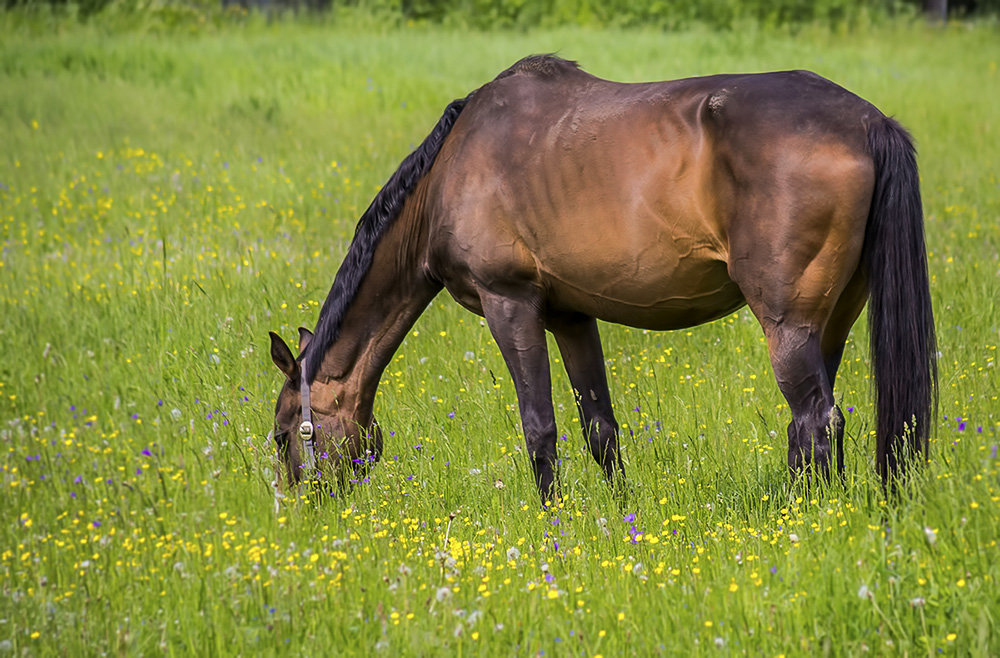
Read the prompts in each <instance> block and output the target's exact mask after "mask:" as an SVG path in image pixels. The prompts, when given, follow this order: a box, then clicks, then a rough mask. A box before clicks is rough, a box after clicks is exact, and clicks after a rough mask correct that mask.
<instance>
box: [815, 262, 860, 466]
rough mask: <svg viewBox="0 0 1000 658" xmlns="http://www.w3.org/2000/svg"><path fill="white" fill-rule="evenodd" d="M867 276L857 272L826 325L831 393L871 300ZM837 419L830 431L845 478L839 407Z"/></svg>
mask: <svg viewBox="0 0 1000 658" xmlns="http://www.w3.org/2000/svg"><path fill="white" fill-rule="evenodd" d="M867 285H868V284H867V281H866V279H865V275H864V273H863V272H862V271H861V270H860V269H859V270H858V271H857V272H855V274H854V276H853V277H852V279H851V281H850V283H848V284H847V288H846V289H845V290H844V292H843V293H841V295H840V298H839V299H838V300H837V304H836V306H834V309H833V314H832V315H831V316H830V319H829V320H828V321H827V323H826V327H825V328H824V330H823V338H822V341H821V344H820V349H821V350H822V352H823V363H824V365H825V366H826V377H827V380H828V381H829V382H830V389H831V390H832V389H833V388H834V385H835V383H836V381H837V371H838V370H839V369H840V362H841V361H842V360H843V357H844V346H845V344H846V343H847V336H848V335H849V334H850V332H851V327H852V326H854V323H855V321H856V320H857V319H858V315H860V314H861V309H862V308H864V305H865V300H866V299H867V297H868V287H867ZM834 414H835V416H836V419H835V422H833V423H831V427H833V428H834V429H835V430H836V434H835V436H834V437H833V438H834V441H835V442H836V447H837V472H838V473H839V474H840V475H841V477H843V475H844V414H843V413H842V412H841V411H840V407H834Z"/></svg>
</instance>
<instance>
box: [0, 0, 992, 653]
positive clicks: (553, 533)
mask: <svg viewBox="0 0 1000 658" xmlns="http://www.w3.org/2000/svg"><path fill="white" fill-rule="evenodd" d="M116 6H117V5H116ZM172 6H174V5H161V6H160V7H161V9H163V11H166V9H164V8H166V7H172ZM108 11H110V7H109V9H108ZM123 11H124V10H123ZM29 14H30V15H29ZM115 16H117V18H115ZM169 16H175V17H176V18H175V19H173V18H172V19H169V20H168V18H165V17H169ZM192 16H195V18H192V17H191V16H188V15H178V14H166V13H163V14H155V13H146V14H144V15H143V17H141V18H138V19H137V18H135V16H134V15H131V14H126V13H120V14H116V15H114V16H112V15H111V14H110V13H102V14H101V16H100V17H99V20H98V19H95V20H90V21H84V22H83V23H82V24H80V23H79V22H77V21H76V20H66V19H65V17H62V16H59V15H56V14H51V13H49V14H46V13H45V12H44V11H42V10H37V11H34V13H32V12H31V11H25V12H21V13H18V14H17V15H14V13H8V14H0V32H2V33H3V35H4V37H3V39H2V40H0V126H3V131H2V137H0V143H2V144H3V148H2V149H0V244H2V247H0V345H2V346H3V352H2V353H3V357H4V358H3V359H0V507H2V509H3V510H4V515H3V518H2V520H0V655H3V654H7V653H9V654H10V655H55V654H59V655H92V654H98V653H116V654H159V653H167V654H182V655H270V654H280V655H340V654H354V655H380V654H384V655H393V656H395V655H443V654H455V655H458V654H475V655H495V654H508V655H509V654H514V655H528V654H531V655H536V654H539V653H540V652H542V651H544V652H545V653H546V654H548V655H568V654H573V655H585V656H596V655H605V656H617V655H640V656H647V655H656V654H666V655H677V654H678V653H681V652H683V653H685V654H691V655H702V654H712V655H717V654H720V653H723V654H725V653H734V654H737V653H748V654H752V655H771V656H776V655H781V654H785V655H856V654H860V653H863V652H865V651H869V652H871V653H873V654H880V655H885V654H889V655H915V654H921V655H923V654H928V655H938V654H939V653H940V654H943V655H948V656H950V655H957V656H965V655H997V653H1000V636H998V634H997V630H996V629H997V628H998V627H1000V625H998V617H1000V604H998V596H997V591H998V588H997V580H998V578H1000V562H998V560H997V559H996V556H997V552H998V548H1000V547H998V543H997V542H998V538H1000V459H998V455H997V449H998V443H1000V402H998V398H1000V384H998V378H997V375H996V372H997V367H996V366H997V360H998V359H997V345H998V344H1000V311H998V307H997V300H998V299H1000V147H998V144H1000V135H998V130H1000V125H998V123H997V113H996V107H995V99H997V98H1000V73H998V71H997V66H998V63H1000V45H998V44H1000V40H998V39H997V32H996V29H995V27H993V26H991V25H983V24H978V25H977V24H971V25H958V24H953V25H948V26H945V27H943V28H933V29H932V28H929V27H926V26H923V25H921V24H920V23H896V22H881V23H879V24H877V25H875V26H867V27H864V26H859V27H857V29H854V30H852V31H849V32H847V33H846V34H838V32H837V31H835V30H833V31H832V30H830V29H828V28H827V27H826V26H819V25H804V26H802V27H801V29H799V30H797V31H794V32H793V31H788V30H779V29H776V28H775V29H772V28H767V27H763V26H761V25H757V24H752V23H751V24H748V25H745V26H743V27H742V28H741V29H738V30H730V31H723V32H713V31H710V30H707V29H705V28H696V29H688V30H682V31H678V32H674V33H669V34H665V33H663V32H662V31H660V30H620V29H607V30H601V29H579V28H559V29H551V30H526V31H509V32H484V31H470V30H464V29H451V28H444V27H440V26H429V25H415V26H410V27H407V26H401V27H386V26H385V24H384V23H383V22H382V21H377V20H375V21H370V22H369V19H368V18H365V16H370V14H357V15H354V16H353V17H351V19H350V20H351V21H353V22H351V23H350V24H349V25H348V26H347V27H345V26H343V25H340V24H336V23H335V24H329V23H323V22H320V23H318V24H317V23H315V22H312V21H309V20H306V19H302V20H293V19H291V18H289V19H273V20H270V21H269V20H268V19H267V18H266V17H265V16H263V15H259V14H253V13H252V14H250V15H237V14H234V15H233V16H229V17H226V18H220V19H217V18H216V17H215V16H214V15H208V14H198V13H195V14H192ZM198 17H200V18H198ZM341 19H343V16H342V17H341ZM172 20H173V21H175V22H170V21H172ZM338 20H340V19H338ZM344 20H346V19H344ZM123 24H128V25H129V26H130V28H129V29H127V30H124V29H121V25H123ZM536 52H559V53H560V54H562V55H563V56H565V57H568V58H571V59H577V60H579V61H580V62H581V63H582V65H583V66H584V67H586V68H587V70H589V71H591V72H592V73H595V74H597V75H601V76H604V77H609V78H614V79H618V80H625V81H639V80H655V79H665V78H677V77H683V76H690V75H700V74H711V73H718V72H724V71H759V70H767V69H787V68H808V69H812V70H815V71H817V72H818V73H820V74H823V75H826V76H828V77H830V78H832V79H833V80H835V81H837V82H839V83H841V84H843V85H845V86H846V87H848V88H850V89H852V90H853V91H855V92H857V93H859V94H861V95H863V96H864V97H866V98H868V99H870V100H871V101H873V102H875V103H876V104H877V105H879V106H880V107H881V108H882V109H883V110H884V111H886V112H887V113H889V114H892V115H895V116H896V117H897V118H898V119H899V120H900V121H902V122H903V123H904V124H905V125H906V126H907V127H908V128H910V129H911V131H912V132H913V134H914V135H915V137H916V139H917V142H918V144H919V150H920V166H921V174H922V186H923V194H924V202H925V208H926V213H927V236H928V248H929V268H930V273H931V276H932V294H933V299H934V303H935V310H936V316H937V331H938V337H939V345H940V350H941V355H940V358H939V366H940V370H941V389H940V413H939V416H938V419H937V424H936V426H935V427H934V429H933V439H932V441H931V448H930V450H931V462H930V463H929V464H927V465H926V468H924V469H923V470H922V475H921V476H920V477H919V478H917V479H916V481H915V482H913V484H912V486H911V487H910V488H909V489H908V490H907V491H906V492H905V495H904V496H902V497H901V498H900V499H898V500H893V501H886V500H884V498H883V496H882V493H881V489H880V487H879V484H878V479H877V477H876V476H875V473H874V466H873V454H874V440H873V437H872V435H871V431H872V400H871V395H870V390H869V380H868V375H867V373H868V353H867V348H866V345H867V335H866V330H865V325H864V321H863V320H862V321H861V322H860V323H859V324H858V326H857V327H855V330H854V332H853V334H852V337H851V340H850V342H849V344H848V346H847V351H846V356H845V362H844V365H843V367H842V372H841V375H840V378H839V380H838V385H837V389H836V391H835V395H836V397H837V400H838V402H839V404H840V405H841V406H842V408H843V409H844V410H845V415H846V419H847V420H846V431H847V438H846V440H845V444H846V446H847V450H848V452H847V474H846V480H845V482H844V483H842V484H841V483H835V484H833V485H829V486H827V485H824V484H822V483H817V484H815V485H814V486H812V487H807V486H801V485H795V486H793V485H791V484H790V483H789V480H788V474H787V470H786V467H785V438H784V432H785V426H786V424H787V423H788V420H789V412H788V409H787V405H786V404H785V402H784V400H783V399H782V397H781V395H780V393H779V391H778V390H777V386H776V385H775V384H774V382H773V377H772V375H771V370H770V367H769V365H768V358H767V349H766V345H765V344H764V342H763V339H762V335H761V330H760V327H759V325H758V324H757V322H756V321H755V320H754V319H753V317H752V316H751V315H750V314H749V312H747V311H746V310H745V309H744V310H742V311H740V312H737V313H734V314H732V315H730V316H728V317H726V318H723V319H721V320H719V321H717V322H714V323H711V324H709V325H706V326H702V327H697V328H693V329H691V330H687V331H678V332H669V333H659V332H646V331H638V330H632V329H628V328H624V327H618V326H611V325H602V333H603V337H604V344H605V353H606V357H607V360H608V369H609V380H610V387H611V392H612V395H613V398H614V404H615V408H616V410H617V413H618V417H619V420H620V421H621V422H622V426H623V445H624V448H623V449H624V456H625V459H626V462H627V469H628V474H629V477H630V480H631V487H632V491H631V495H630V497H629V499H628V502H627V504H626V506H625V507H624V508H622V507H620V506H619V504H618V503H617V501H616V500H615V499H614V498H613V496H612V495H611V493H610V491H609V490H608V487H607V486H606V484H605V483H604V482H603V480H602V478H601V476H600V470H599V468H598V467H597V466H596V465H595V464H594V463H593V460H592V459H591V458H590V456H589V454H588V452H587V450H586V448H585V446H584V445H583V441H582V440H581V438H580V432H579V429H578V427H577V420H576V412H575V409H574V404H573V397H572V392H571V391H570V388H569V385H568V383H567V381H566V377H565V376H564V375H563V374H562V372H561V370H562V368H561V364H559V363H558V358H557V356H556V353H555V352H553V373H554V398H555V402H556V414H557V423H558V426H559V429H560V440H559V443H558V445H559V451H560V457H561V459H562V464H561V474H562V484H563V494H564V498H563V502H562V503H561V505H560V506H559V507H558V508H556V509H554V510H542V509H540V507H539V505H538V503H537V497H536V493H535V487H534V483H533V479H532V476H531V473H530V469H529V467H528V460H527V457H526V456H525V454H524V452H525V451H524V445H523V437H522V436H521V433H520V432H521V430H520V424H519V420H518V414H517V402H516V396H515V395H514V390H513V386H512V384H511V382H510V380H509V377H508V376H507V374H506V371H505V368H504V365H503V360H502V358H501V357H500V355H499V353H498V351H497V349H496V347H495V345H494V344H493V342H492V340H491V338H490V335H489V331H488V330H487V329H486V328H485V327H484V326H483V324H482V322H481V320H480V318H478V317H476V316H473V315H470V314H469V313H467V312H465V311H464V310H462V309H460V308H459V307H458V306H457V305H456V304H454V303H453V302H452V301H451V300H450V299H449V298H448V296H447V295H441V296H439V297H438V298H437V299H436V300H435V301H434V302H433V303H432V305H431V307H430V308H429V309H428V312H427V313H426V314H425V315H424V316H423V317H422V318H421V319H420V321H419V322H418V323H417V325H416V326H415V327H414V328H413V330H412V332H411V333H410V335H409V336H408V337H407V339H406V341H405V342H404V343H403V345H402V347H401V349H400V351H399V353H398V354H397V355H396V356H395V357H394V359H393V361H392V363H391V365H390V366H389V368H388V369H387V371H386V373H385V377H384V378H383V382H382V386H381V388H380V391H379V394H378V396H377V398H376V402H375V412H376V414H377V415H378V417H379V419H380V422H381V424H382V426H383V427H384V428H385V431H386V452H385V456H384V459H383V462H382V463H381V464H379V465H378V467H377V468H375V469H374V470H373V471H372V472H371V474H370V475H369V477H368V478H366V479H364V480H362V481H360V482H357V483H356V485H355V486H354V487H353V490H352V491H351V492H350V493H349V494H348V495H347V496H345V497H338V498H331V499H330V500H328V501H326V503H325V504H323V505H321V506H319V507H318V508H317V507H314V506H313V504H312V503H313V501H311V500H298V499H296V498H295V497H294V496H292V497H291V498H290V499H287V500H286V501H285V502H283V503H282V504H280V505H279V508H278V509H277V511H275V509H274V498H273V495H272V489H271V480H272V477H273V471H272V469H273V466H274V462H273V450H274V447H273V445H272V444H271V443H270V441H269V439H268V437H267V433H268V431H269V430H270V428H271V423H272V419H273V404H274V399H275V396H276V392H277V388H278V386H279V385H280V383H281V375H280V374H279V373H278V371H277V370H276V369H275V367H274V366H273V365H272V363H271V361H270V358H269V356H268V338H267V332H268V330H275V331H278V332H279V333H280V334H281V335H283V336H284V337H285V338H286V340H289V341H291V340H292V339H293V337H294V336H295V332H296V327H298V326H300V325H305V326H313V325H314V323H315V321H316V317H317V314H318V311H319V306H320V304H321V303H322V301H323V299H324V298H325V295H326V292H327V290H328V289H329V286H330V284H331V282H332V278H333V275H334V273H335V272H336V270H337V267H338V265H339V263H340V261H341V259H342V258H343V256H344V253H345V251H346V248H347V244H348V241H349V240H350V237H351V235H352V233H353V229H354V224H355V222H356V220H357V218H358V216H359V214H360V213H361V211H363V210H364V208H365V207H366V206H367V204H368V203H369V201H370V199H371V198H372V196H373V195H374V193H375V191H376V190H377V189H378V186H379V185H380V184H381V183H382V182H383V181H385V179H386V178H387V177H388V176H389V175H390V174H391V173H392V171H393V170H394V169H395V167H396V166H397V165H398V164H399V162H400V160H401V159H402V158H403V157H404V156H405V154H406V153H407V152H408V151H409V150H410V149H412V148H413V147H414V146H415V145H416V144H417V143H419V142H420V140H421V139H422V138H423V137H424V136H425V135H426V134H427V132H428V130H429V129H430V127H431V126H433V125H434V123H435V121H436V120H437V119H438V117H439V116H440V113H441V111H442V110H443V108H444V107H445V105H446V104H447V103H448V102H449V101H450V100H452V99H453V98H456V97H461V96H464V95H465V94H466V93H467V92H468V91H469V90H470V89H473V88H475V87H477V86H478V85H480V84H482V83H484V82H486V81H488V80H489V79H491V78H492V77H493V76H494V75H495V74H496V73H497V72H499V71H500V70H502V69H504V68H505V67H507V66H508V65H510V64H511V63H512V62H514V61H515V60H517V59H518V58H520V57H521V56H523V55H525V54H528V53H536Z"/></svg>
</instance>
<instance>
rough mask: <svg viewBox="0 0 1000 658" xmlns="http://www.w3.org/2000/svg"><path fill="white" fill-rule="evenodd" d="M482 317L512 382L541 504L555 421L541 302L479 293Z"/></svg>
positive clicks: (550, 470) (547, 491) (549, 477)
mask: <svg viewBox="0 0 1000 658" xmlns="http://www.w3.org/2000/svg"><path fill="white" fill-rule="evenodd" d="M480 300H481V302H482V307H483V315H484V316H486V322H487V324H488V325H489V327H490V332H491V333H492V334H493V339H494V340H495V341H496V342H497V346H498V347H499V348H500V353H501V354H502V355H503V358H504V361H505V362H506V363H507V369H508V370H510V375H511V377H512V378H513V379H514V387H515V389H516V390H517V401H518V404H519V405H520V408H521V427H522V429H523V430H524V440H525V443H526V444H527V448H528V456H529V458H530V459H531V468H532V470H533V471H534V475H535V484H536V486H537V487H538V492H539V494H540V495H541V497H542V502H543V503H544V502H545V501H547V500H550V499H551V498H552V497H553V496H554V495H555V493H556V492H555V465H556V419H555V413H554V412H553V410H552V382H551V376H550V372H549V354H548V349H547V347H546V344H545V323H544V320H543V318H542V314H541V312H540V310H539V309H540V308H541V304H540V303H538V300H537V299H534V298H527V299H522V298H514V297H506V296H501V295H495V294H487V293H481V295H480Z"/></svg>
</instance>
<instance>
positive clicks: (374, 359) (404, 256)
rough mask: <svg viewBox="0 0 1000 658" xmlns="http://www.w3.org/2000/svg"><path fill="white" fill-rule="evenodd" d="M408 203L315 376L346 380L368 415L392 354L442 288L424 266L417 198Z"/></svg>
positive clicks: (345, 384)
mask: <svg viewBox="0 0 1000 658" xmlns="http://www.w3.org/2000/svg"><path fill="white" fill-rule="evenodd" d="M407 205H408V206H409V207H407V208H405V209H404V210H403V212H402V213H401V214H400V217H399V218H398V219H397V220H396V221H395V222H394V223H393V225H392V226H390V227H389V228H388V230H387V232H386V234H385V235H384V236H383V237H382V239H381V240H380V241H379V244H378V246H377V247H376V249H375V253H374V259H373V261H372V265H371V267H370V269H369V270H368V272H367V273H366V274H365V276H364V279H363V281H362V283H361V287H360V288H359V290H358V293H357V295H356V296H355V297H354V299H353V300H352V301H351V303H350V305H349V306H348V307H347V311H346V313H345V314H344V317H343V320H342V322H341V326H340V333H339V335H338V337H337V340H335V341H334V342H333V344H332V345H331V346H330V347H329V348H328V349H327V351H326V354H325V355H324V357H323V361H322V364H321V366H320V368H319V370H318V371H317V373H316V376H315V378H316V379H324V378H325V379H331V380H335V381H337V382H340V384H341V385H342V386H343V389H344V391H345V393H346V394H348V395H350V396H351V397H354V398H355V400H354V403H355V406H356V407H357V409H358V410H359V413H361V414H362V415H367V414H369V413H370V412H371V405H372V403H373V402H374V399H375V389H376V388H377V387H378V382H379V378H380V377H381V375H382V371H383V370H385V368H386V366H387V365H388V364H389V362H390V360H391V359H392V355H393V354H394V353H395V352H396V349H397V348H398V347H399V345H400V343H402V342H403V338H404V337H405V336H406V333H407V332H408V331H409V329H410V327H412V326H413V324H414V323H415V322H416V321H417V318H418V317H420V314H421V313H423V311H424V309H425V308H426V307H427V304H429V303H430V301H431V300H432V299H433V298H434V296H435V295H436V294H437V292H438V291H439V290H440V289H441V286H440V284H436V283H434V282H432V281H431V280H430V279H428V277H427V275H426V272H425V271H424V268H423V266H422V262H423V254H424V251H425V249H424V247H425V245H426V240H425V236H424V235H423V234H422V231H421V230H420V227H419V223H418V219H419V218H418V217H415V213H416V211H415V210H414V209H413V205H414V204H407Z"/></svg>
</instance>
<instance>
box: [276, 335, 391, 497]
mask: <svg viewBox="0 0 1000 658" xmlns="http://www.w3.org/2000/svg"><path fill="white" fill-rule="evenodd" d="M270 335H271V360H273V361H274V365H276V366H277V367H278V369H279V370H280V371H281V372H282V373H284V375H285V381H284V384H283V385H282V387H281V391H280V392H279V393H278V401H277V404H276V405H275V409H274V439H275V443H277V448H278V456H279V458H280V459H282V460H283V462H284V465H285V471H286V474H287V480H288V483H289V484H295V483H297V482H300V481H302V480H303V479H309V478H313V477H317V476H319V475H322V476H323V479H325V480H327V481H330V482H337V483H338V484H341V485H343V484H344V483H345V482H346V480H347V479H348V478H349V477H350V476H351V475H352V474H358V473H360V472H361V471H363V470H364V469H365V468H367V467H368V466H370V465H372V464H373V463H374V462H375V461H377V460H378V456H379V454H380V453H381V451H382V433H381V430H380V429H379V427H378V424H377V423H375V420H374V418H373V417H371V414H370V412H369V413H368V414H367V418H359V417H358V415H359V409H358V408H357V407H358V404H357V400H356V398H357V396H356V395H351V393H350V391H349V390H348V387H347V386H345V385H344V383H343V382H341V381H338V380H337V379H334V378H325V377H320V378H316V379H314V380H313V382H312V383H311V384H310V385H309V407H310V415H311V418H310V420H311V437H310V428H309V427H303V425H304V423H303V408H302V370H301V368H302V358H301V353H302V352H304V351H305V349H306V347H307V346H308V345H309V342H310V341H311V340H312V333H311V332H310V331H309V330H308V329H304V328H301V327H300V328H299V352H300V357H299V358H298V359H296V358H295V357H294V356H292V351H291V350H290V349H289V347H288V345H287V344H286V343H285V341H284V340H282V339H281V337H280V336H278V335H277V334H275V333H274V332H271V334H270ZM310 439H311V441H310ZM310 443H311V444H312V445H311V447H312V453H313V454H312V456H310V454H309V448H310V445H309V444H310ZM310 460H312V461H311V462H310Z"/></svg>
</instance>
